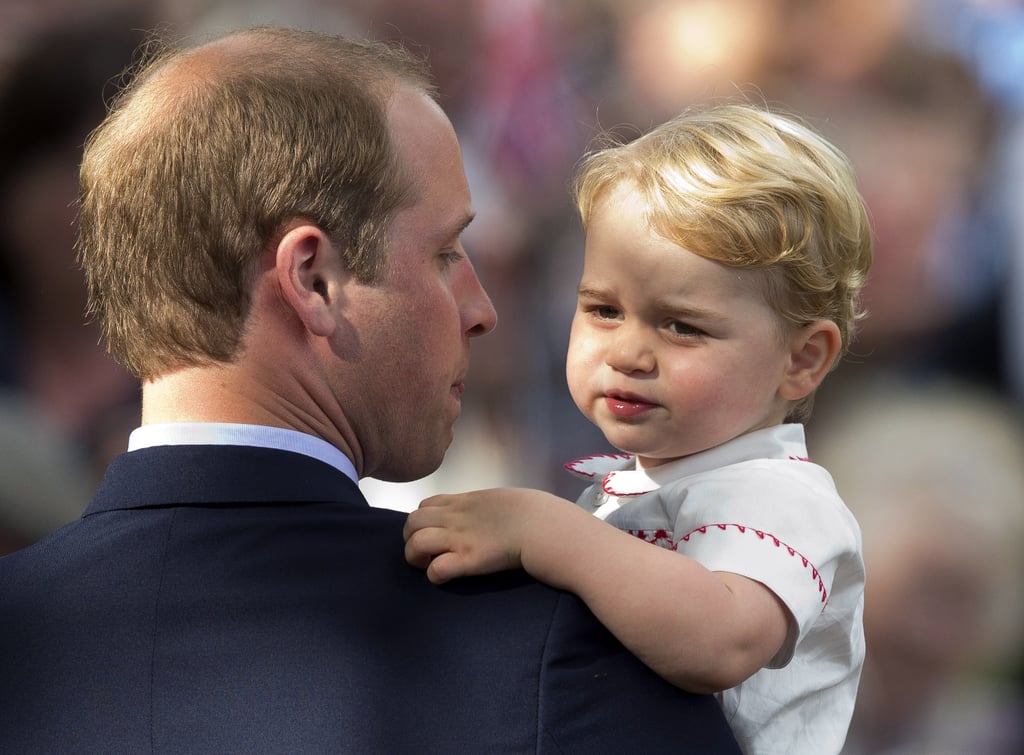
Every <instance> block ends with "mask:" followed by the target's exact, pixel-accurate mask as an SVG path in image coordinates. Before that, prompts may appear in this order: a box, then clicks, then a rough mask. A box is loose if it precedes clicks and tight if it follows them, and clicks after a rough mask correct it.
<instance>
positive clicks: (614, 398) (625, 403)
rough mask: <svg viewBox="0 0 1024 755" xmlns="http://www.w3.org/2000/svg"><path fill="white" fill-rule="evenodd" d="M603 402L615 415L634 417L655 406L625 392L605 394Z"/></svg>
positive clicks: (655, 405)
mask: <svg viewBox="0 0 1024 755" xmlns="http://www.w3.org/2000/svg"><path fill="white" fill-rule="evenodd" d="M604 402H605V406H607V407H608V410H609V411H611V413H612V414H614V415H615V416H616V417H636V416H638V415H640V414H643V413H645V412H648V411H650V410H651V409H654V408H655V407H657V404H655V403H652V402H650V401H647V400H646V399H643V398H641V397H639V396H634V395H632V394H626V393H609V394H606V395H605V397H604Z"/></svg>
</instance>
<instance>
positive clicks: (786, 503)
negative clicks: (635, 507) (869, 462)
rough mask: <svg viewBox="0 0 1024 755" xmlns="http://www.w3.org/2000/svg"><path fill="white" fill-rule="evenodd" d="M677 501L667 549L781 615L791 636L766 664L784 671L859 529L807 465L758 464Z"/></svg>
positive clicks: (851, 554)
mask: <svg viewBox="0 0 1024 755" xmlns="http://www.w3.org/2000/svg"><path fill="white" fill-rule="evenodd" d="M671 487H673V486H669V488H666V489H663V493H664V494H667V495H669V496H671V494H672V491H671V490H670V488H671ZM679 497H680V498H682V500H681V505H679V506H678V510H677V511H676V512H675V517H674V526H673V533H672V539H673V544H674V547H675V549H676V550H677V551H678V552H679V553H683V554H685V555H687V556H689V557H690V558H693V559H694V560H696V561H698V562H699V563H701V564H702V565H703V566H705V567H706V568H708V569H710V570H711V571H724V572H731V573H734V574H740V575H742V576H744V577H748V578H750V579H753V580H756V581H758V582H760V583H762V584H764V585H765V586H766V587H768V589H770V590H771V591H772V592H774V593H775V594H776V595H777V596H778V597H779V599H780V600H782V602H783V603H784V604H785V605H786V607H787V608H788V609H789V611H790V613H791V614H792V616H793V618H794V620H795V624H796V633H795V636H792V637H790V641H789V642H787V643H786V647H784V648H783V651H782V652H781V653H780V654H779V655H778V656H776V658H775V659H773V662H772V664H771V666H772V667H780V666H784V665H785V664H786V663H788V662H789V660H790V658H791V657H792V652H793V649H794V648H795V646H796V643H797V642H798V641H799V640H800V639H801V638H802V637H803V636H804V635H805V634H806V632H807V631H808V630H809V629H810V627H811V625H812V624H814V622H815V621H816V620H817V618H818V617H819V615H820V614H821V612H822V610H824V608H825V605H826V604H827V602H828V597H829V593H830V591H831V588H832V583H833V579H834V577H835V575H836V573H837V571H838V570H839V568H840V567H841V565H842V563H843V562H844V560H845V559H849V558H858V559H859V558H860V531H859V529H858V527H857V524H856V521H855V520H854V518H853V516H852V514H851V513H850V512H849V510H848V509H847V508H846V506H845V505H844V504H843V502H842V500H841V499H840V498H839V496H838V494H837V493H836V491H835V487H834V485H833V484H832V480H831V477H830V476H829V475H828V473H827V472H825V471H824V470H823V469H821V468H820V467H817V466H816V465H814V464H811V463H809V462H802V461H781V460H779V461H777V460H760V461H757V462H752V463H749V464H741V465H735V467H730V468H728V469H726V470H722V471H721V473H720V474H715V475H711V476H708V477H707V478H706V479H701V480H698V481H696V482H695V483H693V484H691V485H689V486H686V488H685V491H684V492H683V491H680V492H679Z"/></svg>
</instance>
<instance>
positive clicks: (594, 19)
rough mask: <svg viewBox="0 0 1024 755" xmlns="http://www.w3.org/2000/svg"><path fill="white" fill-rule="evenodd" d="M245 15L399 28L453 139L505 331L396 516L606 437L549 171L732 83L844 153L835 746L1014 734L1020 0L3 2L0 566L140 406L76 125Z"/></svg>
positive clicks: (1020, 443)
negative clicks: (860, 626)
mask: <svg viewBox="0 0 1024 755" xmlns="http://www.w3.org/2000/svg"><path fill="white" fill-rule="evenodd" d="M260 23H280V24H288V25H295V26H302V27H307V28H315V29H318V30H322V31H331V32H337V33H347V34H355V35H360V36H369V37H375V38H385V39H391V40H396V41H400V42H403V43H405V44H407V45H408V46H410V47H411V48H412V49H413V50H415V51H416V52H418V53H420V54H421V55H423V56H425V57H427V59H428V60H429V62H430V64H431V66H432V68H433V71H434V73H435V75H436V77H437V79H438V82H439V84H440V89H441V94H442V104H443V105H444V106H445V108H446V110H447V111H448V113H449V114H450V116H451V118H452V121H453V123H454V124H455V127H456V130H457V131H458V132H459V136H460V140H461V142H462V144H463V149H464V157H465V162H466V166H467V172H468V174H469V175H468V177H469V182H470V186H471V188H472V191H473V195H474V202H475V205H476V210H477V213H478V217H477V220H476V221H475V222H474V223H473V225H472V226H471V227H470V229H469V230H468V232H467V233H466V235H465V237H464V238H465V242H466V246H467V248H468V249H469V250H470V253H471V255H472V256H473V257H474V259H475V262H476V264H477V267H478V269H479V271H480V277H481V279H482V280H483V282H484V284H485V285H486V286H487V288H488V290H489V291H490V293H491V295H492V298H493V299H494V302H495V306H496V308H497V310H498V313H499V324H498V328H497V331H496V332H495V334H494V335H493V336H491V337H489V338H486V339H481V340H480V341H478V342H476V344H475V346H474V348H475V351H474V362H473V369H472V372H471V375H470V378H469V381H468V390H467V393H466V396H465V399H464V406H465V410H464V413H463V418H462V419H461V420H460V422H459V425H458V426H457V438H456V442H455V444H454V445H453V448H452V451H451V453H450V454H449V457H448V459H447V460H446V462H445V464H444V466H443V467H442V468H441V470H439V471H438V472H437V473H436V474H435V475H432V476H431V477H430V478H428V479H426V480H424V481H421V482H418V483H414V484H409V485H406V486H403V487H402V488H401V495H402V497H401V500H402V501H405V502H407V504H408V506H409V507H412V506H415V504H416V502H417V501H418V500H419V499H420V498H421V497H422V496H424V495H427V494H430V493H433V492H436V491H439V490H461V489H469V488H475V487H488V486H492V485H500V484H507V483H514V484H516V485H532V486H539V487H544V488H547V489H551V490H554V491H556V492H559V493H561V494H562V495H565V496H569V497H575V495H576V493H577V492H578V491H577V490H576V487H575V486H576V483H574V482H573V480H572V478H570V477H569V476H568V475H566V474H564V473H563V472H562V469H561V467H562V464H563V463H564V462H566V461H569V460H571V459H573V458H576V457H578V456H581V455H586V454H589V453H594V452H600V451H604V450H607V447H606V446H605V443H604V440H603V438H602V437H601V435H600V434H599V433H598V432H597V431H596V430H595V429H594V428H592V427H590V426H589V424H588V423H587V422H586V420H584V419H583V418H582V417H581V416H580V415H579V413H578V412H577V411H576V409H575V407H574V406H573V404H572V402H571V400H570V399H569V396H568V392H567V390H566V388H565V381H564V375H563V368H564V352H565V347H566V343H567V339H568V328H569V321H570V319H571V315H572V311H573V308H574V304H575V301H574V300H575V287H576V283H577V276H578V274H579V270H580V265H581V262H582V257H581V255H582V236H581V231H580V228H579V223H578V220H577V218H576V216H575V213H574V209H573V207H572V203H571V196H570V191H569V184H570V180H571V176H572V172H573V168H574V166H575V164H576V162H577V160H578V159H579V157H580V156H581V155H582V154H583V153H584V152H585V151H586V150H587V149H588V148H590V147H592V146H594V145H595V144H596V143H598V141H597V140H599V139H601V138H604V137H605V136H606V135H607V134H612V135H614V136H615V137H616V138H619V139H628V138H630V137H631V136H632V135H636V134H639V133H641V132H642V131H644V130H646V129H647V128H649V127H651V126H653V125H655V124H656V123H659V122H660V121H663V120H665V119H666V118H668V117H670V116H672V115H674V114H675V113H677V112H678V111H679V110H681V109H683V108H684V107H686V106H687V105H691V104H695V103H700V102H705V101H709V100H719V99H735V98H746V99H753V100H755V101H757V102H761V103H764V104H767V105H768V106H770V107H773V108H776V109H781V110H786V111H789V112H793V113H796V114H798V115H800V116H802V117H803V118H804V119H805V120H807V121H808V122H809V123H810V124H811V125H812V126H814V127H815V128H817V129H818V130H820V131H822V132H823V133H824V134H825V135H826V136H828V137H829V138H831V139H832V140H833V141H834V142H836V143H837V144H838V145H839V146H840V147H841V148H842V149H843V150H844V151H845V152H846V153H847V154H848V155H849V156H850V157H851V159H852V161H853V163H854V166H855V168H856V171H857V175H858V179H859V181H860V185H861V189H862V192H863V194H864V196H865V198H866V201H867V203H868V206H869V210H870V214H871V219H872V224H873V228H874V232H875V243H876V258H875V267H874V270H873V272H872V276H871V280H870V282H869V284H868V287H867V289H866V292H865V304H866V306H867V309H868V310H869V317H868V318H867V319H866V320H865V321H864V323H863V327H862V330H861V332H860V335H859V337H858V339H857V341H856V342H855V344H854V348H853V353H852V356H851V358H850V359H848V360H847V361H846V362H845V363H844V364H843V365H841V367H840V368H839V370H838V371H837V372H836V373H834V374H833V375H832V376H830V378H829V379H828V380H827V381H826V382H825V385H824V386H823V388H822V389H821V391H820V394H819V398H818V401H817V407H816V412H815V416H814V418H813V419H812V420H811V422H810V423H809V425H808V439H809V445H810V450H811V453H812V455H813V456H815V457H816V458H817V459H819V460H820V461H822V462H823V463H825V464H826V466H828V467H829V468H830V469H832V471H833V473H834V475H835V477H836V480H837V483H838V485H839V489H840V492H841V493H843V495H844V497H845V499H846V500H847V502H848V504H849V505H850V507H851V508H852V509H853V510H854V512H855V513H856V514H857V515H858V517H859V519H860V520H861V523H862V527H863V530H864V541H865V555H866V563H867V568H868V588H867V593H866V610H865V622H866V633H867V638H868V664H867V666H866V669H865V673H864V680H863V684H862V695H861V699H859V700H858V707H857V712H856V714H855V717H854V724H853V729H852V731H851V736H850V740H849V743H848V748H847V749H848V752H849V753H856V754H860V753H883V752H884V753H917V752H921V753H924V752H928V753H943V752H951V753H952V752H972V753H982V754H984V753H1004V752H1005V753H1011V752H1021V751H1024V731H1022V721H1024V707H1022V700H1024V695H1022V690H1021V684H1022V658H1024V652H1022V651H1024V616H1022V615H1024V591H1022V590H1021V587H1020V584H1021V578H1022V577H1024V557H1022V552H1024V2H1020V1H1019V0H1016V1H1015V0H867V1H865V0H292V2H290V3H277V2H272V1H270V0H267V2H260V1H258V0H221V1H219V2H218V0H153V1H143V0H137V1H135V2H132V1H130V0H120V1H118V0H87V1H84V2H83V1H76V0H0V415H2V416H0V554H2V553H4V552H8V551H13V550H16V549H17V548H20V547H24V546H26V545H28V544H30V543H31V542H33V541H34V540H35V539H38V538H39V537H41V536H42V535H43V534H45V533H46V532H49V531H51V530H52V529H54V528H56V527H58V526H59V525H60V524H61V523H62V522H64V521H67V520H68V519H70V518H73V517H75V516H77V515H78V514H79V513H80V511H81V509H82V507H83V506H84V504H85V502H86V501H87V500H88V498H89V496H90V493H91V491H92V488H93V487H94V486H95V484H96V482H97V480H98V476H99V475H100V474H101V473H102V470H103V468H104V467H105V466H106V464H107V462H108V461H109V460H110V458H111V457H112V456H113V455H115V454H116V453H118V452H120V451H121V450H123V449H124V447H125V444H126V439H127V434H128V432H130V430H131V429H132V428H134V427H135V426H136V425H137V424H138V421H139V405H138V404H139V391H138V387H137V385H136V384H135V382H134V381H133V380H132V379H131V378H130V377H129V376H128V375H127V374H126V373H125V372H124V371H123V370H122V369H121V368H120V367H118V366H117V365H116V364H114V363H113V362H112V361H111V360H110V359H109V358H108V357H107V356H106V354H105V352H104V351H103V348H102V345H101V344H100V343H99V340H98V331H97V329H96V328H95V327H94V326H93V325H92V324H90V323H88V322H87V320H86V318H85V316H84V295H83V282H82V277H81V274H80V272H79V271H78V269H77V267H76V265H75V261H74V249H73V241H74V233H75V230H74V218H75V204H74V202H75V196H76V171H77V163H78V156H79V154H80V151H81V147H82V144H83V141H84V139H85V138H86V135H87V134H88V133H89V131H90V130H91V129H92V128H93V127H94V126H95V125H96V124H97V123H98V122H99V120H100V118H101V117H102V114H103V112H104V107H105V103H106V102H107V101H108V100H109V98H110V97H111V96H112V95H113V94H114V93H115V92H116V91H117V85H118V81H119V80H120V78H121V76H122V74H123V72H124V70H125V69H126V68H127V67H128V66H130V65H131V63H132V62H133V60H136V59H137V56H138V55H139V54H140V52H139V51H140V46H143V45H145V43H146V41H147V40H148V39H149V38H150V32H151V31H152V30H154V29H158V30H160V32H161V33H162V34H163V35H170V36H172V37H173V36H179V35H181V36H192V35H196V34H199V35H202V34H205V33H208V32H216V31H221V30H224V29H227V28H232V27H237V26H242V25H245V26H248V25H253V24H260ZM1018 203H1020V206H1018ZM376 484H377V483H374V482H373V481H367V482H366V483H365V485H366V489H367V494H368V495H369V496H370V497H371V499H372V497H373V494H374V491H375V490H376V489H377V488H375V485H376ZM389 492H390V493H391V495H393V496H394V495H397V494H398V493H397V492H396V491H389ZM2 600H3V597H2V596H0V604H2ZM0 610H2V605H0Z"/></svg>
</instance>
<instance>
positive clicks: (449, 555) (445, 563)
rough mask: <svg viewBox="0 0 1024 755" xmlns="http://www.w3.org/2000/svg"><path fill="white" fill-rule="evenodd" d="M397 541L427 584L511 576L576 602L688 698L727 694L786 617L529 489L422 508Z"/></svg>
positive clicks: (782, 628)
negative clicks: (521, 572)
mask: <svg viewBox="0 0 1024 755" xmlns="http://www.w3.org/2000/svg"><path fill="white" fill-rule="evenodd" d="M404 536H405V539H406V546H405V553H406V558H407V559H408V561H409V563H411V564H412V565H413V566H418V567H420V568H424V569H426V570H427V576H428V577H429V578H430V580H431V581H432V582H435V583H441V582H445V581H447V580H449V579H452V578H455V577H460V576H466V575H470V574H485V573H490V572H494V571H500V570H503V569H514V568H518V567H520V566H521V567H522V568H524V569H525V570H526V571H527V572H529V573H530V574H531V575H533V576H534V577H536V578H537V579H539V580H540V581H542V582H546V583H547V584H549V585H551V586H553V587H557V588H560V589H563V590H568V591H570V592H573V593H575V594H577V595H579V596H580V598H582V599H583V600H584V601H585V602H586V604H587V605H588V606H589V607H590V610H591V611H593V612H594V614H595V615H596V616H597V618H598V619H600V621H601V622H602V623H603V624H604V625H605V626H606V627H608V629H609V630H610V631H611V632H612V633H613V634H614V635H615V636H616V637H618V638H619V640H620V641H621V642H622V643H623V644H624V645H625V646H626V647H627V648H629V649H630V650H631V651H632V652H633V653H634V654H635V655H637V656H638V657H639V658H640V659H641V660H642V661H644V663H646V664H647V665H648V666H650V667H651V668H652V669H653V670H654V671H656V672H657V673H658V674H660V675H661V676H663V677H664V678H665V679H667V680H668V681H670V682H672V683H673V684H675V685H676V686H679V687H682V688H683V689H688V690H691V691H694V692H716V691H718V690H722V689H727V688H729V687H734V686H736V685H737V684H739V683H740V682H741V681H743V680H744V679H746V678H747V677H749V676H750V675H752V674H753V673H754V672H755V671H757V670H758V669H760V668H761V667H763V666H764V665H765V664H766V663H767V662H768V661H770V660H771V659H772V657H773V656H774V655H775V654H776V652H778V650H779V648H780V647H781V646H782V643H783V642H784V640H785V638H786V633H787V630H788V625H789V621H790V619H789V612H788V610H787V609H786V608H785V606H784V605H783V604H782V602H781V601H780V600H779V599H778V598H777V597H776V596H775V594H774V593H773V592H771V591H770V590H769V589H768V588H767V587H765V586H764V585H762V584H761V583H759V582H756V581H754V580H752V579H748V578H746V577H741V576H739V575H736V574H731V573H728V572H711V571H708V570H707V569H705V568H704V567H703V566H701V565H700V564H699V563H697V562H696V561H694V560H693V559H691V558H688V557H686V556H684V555H682V554H679V553H673V552H671V551H668V550H665V549H664V548H658V547H655V546H652V545H650V544H649V543H645V542H643V541H642V540H639V539H638V538H635V537H633V536H632V535H629V534H627V533H625V532H622V531H620V530H617V529H616V528H615V527H613V526H611V525H610V524H608V523H606V522H604V521H602V520H600V519H598V518H597V517H595V516H593V515H591V514H589V513H587V512H586V511H584V510H583V509H581V508H580V507H578V506H576V505H575V504H573V503H572V502H570V501H566V500H564V499H562V498H558V497H556V496H553V495H550V494H548V493H544V492H541V491H538V490H523V489H499V490H482V491H475V492H472V493H464V494H460V495H441V496H434V497H433V498H428V499H427V500H425V501H424V502H423V503H422V504H420V508H419V509H417V510H416V511H414V512H412V513H411V514H410V515H409V518H408V520H407V521H406V525H405V530H404Z"/></svg>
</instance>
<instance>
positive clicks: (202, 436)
mask: <svg viewBox="0 0 1024 755" xmlns="http://www.w3.org/2000/svg"><path fill="white" fill-rule="evenodd" d="M186 445H203V446H255V447H257V448H274V449H277V450H279V451H292V452H293V453H299V454H303V455H305V456H311V457H312V458H314V459H318V460H320V461H322V462H324V463H325V464H330V465H331V466H332V467H334V468H335V469H337V470H338V471H340V472H342V473H344V474H345V475H347V476H348V477H349V478H350V479H351V480H352V481H353V482H355V483H358V482H359V476H358V475H357V474H356V468H355V465H353V464H352V461H351V459H349V458H348V457H347V456H346V455H345V454H344V453H342V452H341V451H340V450H339V449H337V448H335V447H334V446H332V445H331V444H330V443H328V442H327V441H325V440H323V439H322V438H317V437H316V436H314V435H309V434H308V433H302V432H299V431H297V430H287V429H285V428H283V427H268V426H266V425H240V424H228V423H222V422H169V423H163V424H152V425H143V426H142V427H139V428H136V429H135V430H134V431H132V434H131V436H129V438H128V451H137V450H139V449H140V448H150V447H152V446H186Z"/></svg>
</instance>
